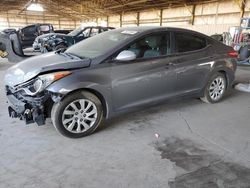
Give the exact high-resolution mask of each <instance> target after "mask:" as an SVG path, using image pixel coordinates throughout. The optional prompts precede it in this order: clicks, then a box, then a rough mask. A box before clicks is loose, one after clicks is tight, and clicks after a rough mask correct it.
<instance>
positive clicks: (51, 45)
mask: <svg viewBox="0 0 250 188" xmlns="http://www.w3.org/2000/svg"><path fill="white" fill-rule="evenodd" d="M112 29H114V28H113V27H101V26H89V27H79V28H76V29H75V30H73V31H72V32H70V33H69V34H67V35H65V34H59V33H58V34H55V33H54V34H47V35H43V36H40V37H38V38H37V39H36V40H35V42H34V44H33V48H36V50H37V48H39V47H40V51H41V52H42V53H46V52H51V51H55V50H58V49H66V48H68V47H69V46H72V45H73V44H75V43H77V42H80V41H82V40H84V39H86V38H89V37H92V36H94V35H96V34H99V33H102V32H104V31H109V30H112Z"/></svg>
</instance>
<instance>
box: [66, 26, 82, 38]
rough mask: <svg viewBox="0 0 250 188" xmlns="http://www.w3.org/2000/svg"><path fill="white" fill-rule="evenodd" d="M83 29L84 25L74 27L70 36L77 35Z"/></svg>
mask: <svg viewBox="0 0 250 188" xmlns="http://www.w3.org/2000/svg"><path fill="white" fill-rule="evenodd" d="M82 30H83V28H82V27H78V28H76V29H74V30H73V31H71V32H70V33H69V34H68V35H70V36H76V35H77V34H78V33H80V32H81V31H82Z"/></svg>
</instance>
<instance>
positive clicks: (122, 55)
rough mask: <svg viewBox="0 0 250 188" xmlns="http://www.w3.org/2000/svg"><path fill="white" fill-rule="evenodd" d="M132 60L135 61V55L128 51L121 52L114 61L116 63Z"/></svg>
mask: <svg viewBox="0 0 250 188" xmlns="http://www.w3.org/2000/svg"><path fill="white" fill-rule="evenodd" d="M134 59H136V54H135V53H134V52H132V51H129V50H123V51H122V52H120V53H119V54H118V56H117V57H116V58H115V60H118V61H131V60H134Z"/></svg>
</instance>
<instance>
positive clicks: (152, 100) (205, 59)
mask: <svg viewBox="0 0 250 188" xmlns="http://www.w3.org/2000/svg"><path fill="white" fill-rule="evenodd" d="M236 57H237V53H236V52H235V51H234V50H233V49H232V47H229V46H226V45H224V44H223V43H221V42H218V41H216V40H214V39H212V38H210V37H208V36H206V35H203V34H200V33H198V32H194V31H189V30H185V29H178V28H166V27H131V28H120V29H116V30H111V31H108V32H104V33H101V34H99V35H96V36H94V37H91V38H88V39H86V40H84V41H82V42H80V43H77V44H75V45H73V46H71V47H70V48H68V49H67V50H66V51H56V52H51V53H47V54H43V55H41V56H37V57H32V58H30V59H27V60H24V61H22V62H20V63H18V64H16V65H15V66H13V67H11V68H9V69H8V70H7V73H6V75H5V79H4V80H5V85H6V94H7V98H8V101H9V107H8V110H9V115H10V116H11V117H13V118H20V119H22V120H24V121H25V122H26V123H27V124H29V123H33V122H36V123H37V124H38V125H43V124H45V120H46V118H49V117H51V119H52V122H53V125H54V126H55V128H56V129H57V130H58V131H59V132H60V133H61V134H63V135H65V136H67V137H71V138H79V137H83V136H86V135H89V134H91V133H93V132H94V130H96V128H97V127H98V126H99V125H100V124H101V122H102V121H103V119H108V118H111V117H113V116H115V115H118V114H121V113H125V112H129V111H134V110H137V109H140V108H145V107H147V106H150V105H154V104H157V103H158V104H159V103H162V102H164V101H166V100H170V99H176V98H183V97H186V96H189V97H191V96H192V97H199V98H201V99H202V100H203V101H205V102H207V103H217V102H219V101H221V100H222V98H223V96H224V95H225V92H226V91H227V89H228V88H230V86H231V85H232V83H233V80H234V75H235V71H236V59H235V58H236Z"/></svg>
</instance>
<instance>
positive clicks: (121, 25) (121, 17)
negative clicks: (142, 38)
mask: <svg viewBox="0 0 250 188" xmlns="http://www.w3.org/2000/svg"><path fill="white" fill-rule="evenodd" d="M120 27H122V13H121V14H120Z"/></svg>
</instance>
